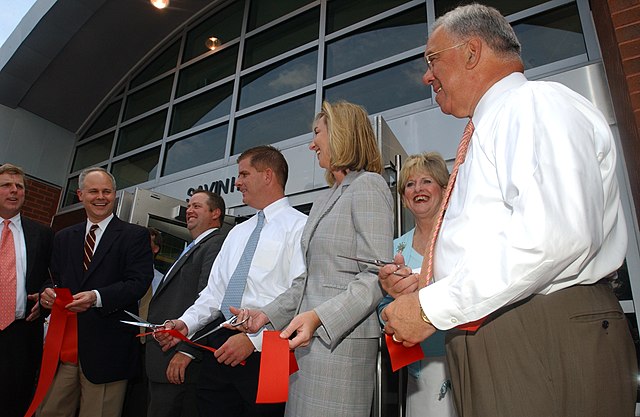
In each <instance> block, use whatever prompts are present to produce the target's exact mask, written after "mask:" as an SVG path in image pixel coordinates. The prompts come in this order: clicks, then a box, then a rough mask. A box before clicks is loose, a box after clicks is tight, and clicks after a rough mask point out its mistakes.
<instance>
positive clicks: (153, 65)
mask: <svg viewBox="0 0 640 417" xmlns="http://www.w3.org/2000/svg"><path fill="white" fill-rule="evenodd" d="M178 52H180V42H174V43H173V44H172V45H171V46H170V47H168V48H167V49H166V50H165V51H164V52H163V53H161V54H160V55H158V57H157V58H156V59H154V60H153V61H151V62H150V63H149V64H147V66H146V67H145V68H144V69H143V70H142V71H140V73H138V75H136V76H135V77H134V78H133V79H132V80H131V85H130V87H131V88H135V87H137V86H139V85H141V84H144V83H146V82H147V81H149V80H152V79H154V78H155V77H157V76H158V75H160V74H164V73H165V72H167V71H170V70H172V69H174V68H175V67H176V65H177V63H178Z"/></svg>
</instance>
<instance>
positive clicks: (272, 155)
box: [237, 145, 289, 190]
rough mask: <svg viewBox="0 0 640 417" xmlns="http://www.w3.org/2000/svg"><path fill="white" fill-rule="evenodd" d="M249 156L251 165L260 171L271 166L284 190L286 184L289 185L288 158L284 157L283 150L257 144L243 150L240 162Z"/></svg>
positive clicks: (239, 158)
mask: <svg viewBox="0 0 640 417" xmlns="http://www.w3.org/2000/svg"><path fill="white" fill-rule="evenodd" d="M247 158H249V163H250V164H251V166H252V167H254V168H255V169H256V170H258V171H264V170H265V169H267V168H271V170H272V171H273V172H274V174H275V175H276V179H277V180H278V183H279V184H280V185H281V186H282V190H284V187H285V185H287V178H288V177H289V165H288V164H287V160H286V159H284V156H283V155H282V152H280V151H279V150H277V149H276V148H274V147H273V146H271V145H261V146H256V147H254V148H251V149H247V150H246V151H244V152H242V154H240V156H239V157H238V161H237V162H238V163H240V161H242V160H244V159H247Z"/></svg>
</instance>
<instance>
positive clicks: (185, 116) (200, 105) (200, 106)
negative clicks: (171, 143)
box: [169, 83, 233, 135]
mask: <svg viewBox="0 0 640 417" xmlns="http://www.w3.org/2000/svg"><path fill="white" fill-rule="evenodd" d="M232 93H233V83H227V84H224V85H222V86H220V87H218V88H215V89H213V90H210V91H207V92H204V93H202V94H199V95H197V96H195V97H193V98H190V99H189V100H186V101H183V102H182V103H180V104H176V106H175V107H174V108H173V115H172V116H171V131H170V133H169V134H171V135H173V134H174V133H178V132H182V131H183V130H186V129H189V128H192V127H195V126H199V125H201V124H203V123H207V122H210V121H212V120H215V119H217V118H219V117H223V116H226V115H228V114H229V112H230V111H231V94H232Z"/></svg>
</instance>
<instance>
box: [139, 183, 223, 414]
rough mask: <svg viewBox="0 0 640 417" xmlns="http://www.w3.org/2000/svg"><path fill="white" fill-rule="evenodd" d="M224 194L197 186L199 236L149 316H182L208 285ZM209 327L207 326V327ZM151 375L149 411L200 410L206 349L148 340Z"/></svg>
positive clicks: (190, 220) (192, 206) (192, 213)
mask: <svg viewBox="0 0 640 417" xmlns="http://www.w3.org/2000/svg"><path fill="white" fill-rule="evenodd" d="M224 212H225V204H224V200H223V199H222V198H221V197H220V196H219V195H217V194H215V193H212V192H210V191H204V190H200V191H196V192H195V193H194V194H193V196H192V197H191V199H190V201H189V205H188V207H187V228H188V229H189V232H190V233H191V237H193V239H194V240H193V242H192V243H191V244H190V245H189V246H187V248H188V250H187V251H186V252H184V253H183V254H182V256H180V257H179V258H178V259H177V261H176V262H175V263H174V264H173V266H172V267H171V268H170V269H169V271H168V272H167V274H166V275H165V277H164V279H163V280H162V281H161V283H160V285H159V286H158V288H157V289H156V291H155V292H154V295H153V298H152V299H151V303H150V304H149V316H148V318H149V321H150V322H151V323H163V322H164V321H165V320H167V319H170V318H172V317H179V316H180V315H182V313H184V311H185V310H186V309H187V308H188V307H190V306H191V304H193V302H194V301H195V300H196V299H197V298H198V294H199V293H200V291H202V289H203V288H204V287H206V286H207V281H208V279H209V272H210V271H211V265H213V261H214V260H215V258H216V256H218V252H219V251H220V247H221V246H222V242H223V241H224V238H225V236H226V231H221V230H220V228H221V227H222V223H223V219H224ZM205 331H206V330H205ZM146 349H147V354H146V357H147V358H146V369H147V376H148V377H149V395H150V403H149V410H148V413H147V415H148V416H149V417H180V416H181V415H182V416H185V417H190V416H195V415H197V409H196V397H195V382H196V381H197V378H198V374H199V371H200V363H199V362H200V360H201V356H202V355H203V354H205V355H206V354H210V353H208V352H202V351H200V350H198V349H197V348H193V347H191V346H189V345H186V344H182V343H181V344H179V345H178V346H176V347H174V348H172V349H170V350H168V351H166V352H163V351H162V348H161V347H160V345H158V344H157V343H146Z"/></svg>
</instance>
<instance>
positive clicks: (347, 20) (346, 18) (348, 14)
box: [327, 0, 408, 33]
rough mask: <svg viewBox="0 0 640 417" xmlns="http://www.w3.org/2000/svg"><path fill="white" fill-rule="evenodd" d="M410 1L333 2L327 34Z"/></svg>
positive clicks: (344, 0)
mask: <svg viewBox="0 0 640 417" xmlns="http://www.w3.org/2000/svg"><path fill="white" fill-rule="evenodd" d="M407 1H408V0H375V1H362V0H332V1H329V2H328V3H327V33H333V32H335V31H337V30H340V29H344V28H346V27H347V26H350V25H353V24H354V23H358V22H360V21H362V20H364V19H367V18H369V17H371V16H375V15H377V14H378V13H382V12H384V11H385V10H389V9H392V8H394V7H396V6H399V5H401V4H403V3H406V2H407Z"/></svg>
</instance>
